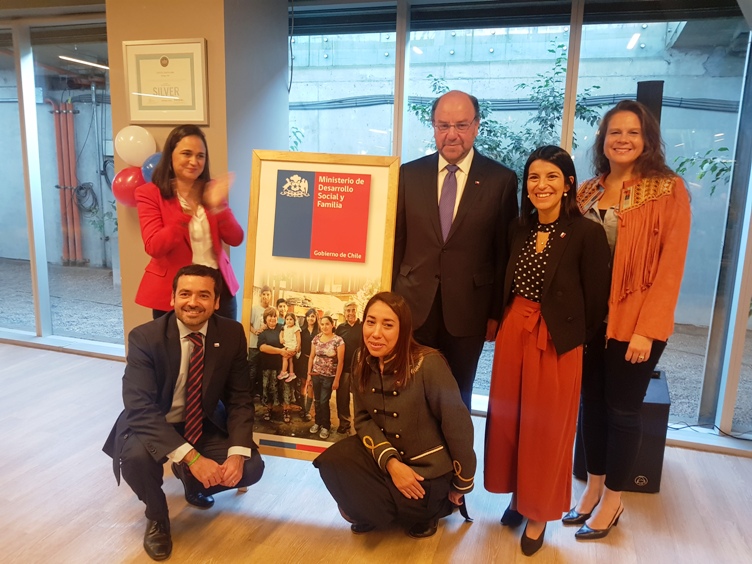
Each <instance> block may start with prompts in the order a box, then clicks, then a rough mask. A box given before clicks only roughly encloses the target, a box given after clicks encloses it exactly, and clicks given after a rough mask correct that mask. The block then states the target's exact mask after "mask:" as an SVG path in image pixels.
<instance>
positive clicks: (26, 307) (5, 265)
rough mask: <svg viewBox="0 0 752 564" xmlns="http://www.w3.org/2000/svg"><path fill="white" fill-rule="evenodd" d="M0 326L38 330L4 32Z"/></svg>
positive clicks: (9, 44) (10, 54) (10, 56)
mask: <svg viewBox="0 0 752 564" xmlns="http://www.w3.org/2000/svg"><path fill="white" fill-rule="evenodd" d="M0 44H1V46H0V130H2V131H3V135H0V154H2V155H3V170H2V177H3V181H2V182H0V198H2V202H3V205H2V206H0V327H2V328H6V329H21V330H25V331H34V327H35V324H34V299H33V296H32V292H31V266H30V263H29V241H28V224H27V218H26V196H25V190H24V174H23V158H22V155H21V143H20V139H21V131H20V120H19V113H18V112H19V110H18V89H17V88H16V71H15V62H14V51H13V41H12V38H11V35H10V32H7V33H5V32H2V31H0Z"/></svg>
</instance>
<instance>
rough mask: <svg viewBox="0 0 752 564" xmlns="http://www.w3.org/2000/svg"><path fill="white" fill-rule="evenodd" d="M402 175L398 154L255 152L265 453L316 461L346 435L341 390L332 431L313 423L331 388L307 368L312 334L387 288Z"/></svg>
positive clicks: (249, 284)
mask: <svg viewBox="0 0 752 564" xmlns="http://www.w3.org/2000/svg"><path fill="white" fill-rule="evenodd" d="M398 175H399V158H398V157H376V156H361V155H335V154H320V153H297V152H282V151H253V167H252V177H251V206H250V210H249V215H248V230H247V233H248V241H247V255H246V270H245V284H244V293H243V301H242V323H243V326H244V327H245V330H246V335H247V336H248V337H249V345H250V347H251V353H250V361H251V362H253V363H256V365H255V366H256V370H255V378H254V381H253V382H252V386H253V390H252V391H253V394H254V406H255V424H254V439H255V441H256V442H257V443H258V444H259V448H260V451H261V452H262V453H264V454H271V455H275V456H283V457H288V458H301V459H306V460H312V459H313V458H315V457H316V456H317V455H318V454H319V453H320V452H323V451H324V450H325V449H326V448H327V447H328V446H329V445H331V444H333V443H334V442H336V441H338V440H341V439H343V438H345V437H346V436H347V434H345V433H338V432H336V429H337V427H338V423H337V422H338V418H337V411H336V394H337V393H338V391H333V392H332V393H331V396H330V398H329V406H330V410H329V418H330V427H329V429H330V430H329V431H328V433H321V428H322V427H324V425H318V424H317V423H316V414H315V408H316V406H315V404H316V400H317V399H319V400H322V399H324V398H326V396H327V394H328V391H327V390H326V385H321V386H317V387H316V388H317V389H315V390H314V389H313V388H314V386H313V385H312V381H311V379H309V378H308V377H307V373H308V368H309V366H308V362H309V355H310V353H311V346H310V342H311V339H312V336H313V335H315V334H318V333H324V334H327V335H328V334H329V333H330V332H334V331H336V326H337V325H339V324H341V323H345V319H344V310H345V305H347V304H349V305H350V307H351V306H352V305H353V304H355V307H356V315H357V317H358V319H361V318H362V313H363V308H364V307H365V305H366V303H367V302H368V300H369V299H370V298H371V296H373V295H374V294H376V293H378V292H380V291H382V290H388V289H389V288H390V285H391V277H392V256H393V250H394V222H395V217H396V210H397V183H398ZM270 308H273V311H272V310H271V309H270ZM275 317H276V319H275ZM275 321H276V323H275ZM327 325H331V326H332V328H331V329H330V328H329V327H328V326H327ZM296 327H297V328H296ZM306 332H307V333H306ZM285 335H287V336H288V338H287V340H285ZM319 338H321V337H319ZM254 345H256V347H255V348H256V350H255V351H254ZM268 347H273V348H275V349H280V350H281V349H284V348H287V349H293V348H296V349H297V350H293V351H292V352H290V353H284V352H283V354H279V352H278V351H272V352H273V353H274V354H270V353H269V352H264V351H270V350H271V349H269V348H268ZM298 351H299V354H298ZM293 353H294V354H293ZM283 360H284V362H283ZM343 368H344V367H343ZM339 393H343V392H342V391H339ZM317 394H318V397H317ZM322 394H323V395H322ZM324 411H325V410H323V409H322V411H321V412H320V414H319V420H321V417H322V415H323V412H324ZM351 415H352V407H351ZM349 432H350V433H352V432H354V431H353V430H352V429H350V431H349ZM322 434H323V435H324V436H323V437H322ZM327 435H328V436H327Z"/></svg>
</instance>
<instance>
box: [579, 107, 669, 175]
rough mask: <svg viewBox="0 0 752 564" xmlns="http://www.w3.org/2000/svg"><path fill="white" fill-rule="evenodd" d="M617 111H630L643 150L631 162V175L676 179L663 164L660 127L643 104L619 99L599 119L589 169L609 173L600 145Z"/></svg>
mask: <svg viewBox="0 0 752 564" xmlns="http://www.w3.org/2000/svg"><path fill="white" fill-rule="evenodd" d="M617 112H631V113H633V114H634V115H636V116H637V119H639V120H640V127H642V140H643V143H644V144H645V147H644V148H643V150H642V154H641V155H640V156H639V157H637V160H636V161H635V164H634V170H635V172H636V173H637V174H638V175H639V176H642V177H648V176H676V173H675V172H674V171H673V170H671V169H670V168H669V167H668V165H667V164H666V153H665V150H664V145H663V139H661V126H660V124H659V123H658V120H657V119H655V117H654V116H653V114H651V113H650V110H648V108H647V107H646V106H645V105H644V104H641V103H640V102H637V101H636V100H622V101H621V102H619V103H618V104H616V105H615V106H614V107H613V108H611V109H610V110H609V111H607V112H606V114H605V115H604V116H603V119H601V123H600V124H599V125H598V131H597V132H596V134H595V144H594V145H593V150H592V151H593V170H594V171H595V173H596V174H598V175H603V174H608V173H609V172H611V164H610V163H609V162H608V159H607V158H606V155H605V152H604V148H603V146H604V144H605V143H606V133H607V132H608V124H609V122H610V121H611V118H613V117H614V114H616V113H617Z"/></svg>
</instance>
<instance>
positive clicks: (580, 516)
mask: <svg viewBox="0 0 752 564" xmlns="http://www.w3.org/2000/svg"><path fill="white" fill-rule="evenodd" d="M600 502H601V500H600V499H599V500H598V501H597V502H596V504H595V505H594V506H593V509H591V510H590V512H588V513H578V512H577V511H575V508H576V507H577V506H576V505H575V506H574V507H573V508H572V509H570V510H569V512H568V513H567V514H566V515H564V517H562V518H561V522H562V523H564V524H565V525H582V524H583V523H585V521H587V520H588V519H590V516H591V515H592V514H593V511H595V508H596V507H598V504H599V503H600Z"/></svg>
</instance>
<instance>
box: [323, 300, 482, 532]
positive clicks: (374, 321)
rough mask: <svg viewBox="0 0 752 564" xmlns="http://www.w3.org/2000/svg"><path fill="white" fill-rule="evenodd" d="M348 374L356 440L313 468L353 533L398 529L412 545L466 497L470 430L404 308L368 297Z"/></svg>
mask: <svg viewBox="0 0 752 564" xmlns="http://www.w3.org/2000/svg"><path fill="white" fill-rule="evenodd" d="M363 317H364V322H363V343H362V346H361V354H359V355H358V356H357V357H356V359H355V363H354V367H353V380H352V394H353V400H354V405H355V431H356V432H357V434H356V435H354V436H351V437H348V438H347V439H343V440H341V441H339V442H337V443H336V444H334V445H332V446H331V447H329V449H327V450H326V451H325V452H324V453H322V454H321V455H320V456H319V457H318V458H317V459H316V460H315V461H314V463H313V464H314V465H315V466H316V467H317V468H318V469H319V471H320V472H321V478H322V479H323V480H324V483H325V484H326V487H327V488H328V489H329V492H330V493H331V494H332V496H333V497H334V499H335V500H336V502H337V504H338V505H339V509H340V513H342V516H343V517H344V518H345V519H346V520H347V521H349V522H350V523H352V527H351V529H352V531H353V532H354V533H365V532H368V531H370V530H373V529H375V528H377V527H379V528H381V527H386V526H389V525H391V524H399V525H402V526H404V527H406V529H407V534H408V535H410V536H411V537H414V538H422V537H429V536H431V535H433V534H434V533H436V528H437V526H438V520H439V519H440V518H441V517H445V516H447V515H449V514H450V513H451V512H452V504H454V505H460V504H461V503H462V496H463V495H464V494H466V493H469V492H470V491H471V490H472V489H473V476H474V474H475V464H476V461H475V452H474V451H473V424H472V421H471V419H470V413H469V412H468V410H467V408H466V407H465V405H464V404H463V403H462V398H461V397H460V392H459V389H458V388H457V383H456V382H455V380H454V378H453V376H452V373H451V372H450V371H449V367H448V365H447V363H446V361H445V360H444V358H443V357H442V356H441V355H440V354H439V353H438V352H437V351H436V350H434V349H431V348H428V347H424V346H422V345H419V344H418V343H416V342H415V340H413V336H412V330H411V328H412V316H411V314H410V310H409V308H408V307H407V304H406V303H405V300H404V299H403V298H402V297H401V296H399V295H397V294H394V293H391V292H381V293H379V294H376V295H375V296H373V297H372V298H371V299H370V300H369V302H368V304H367V305H366V308H365V311H364V316H363Z"/></svg>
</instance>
